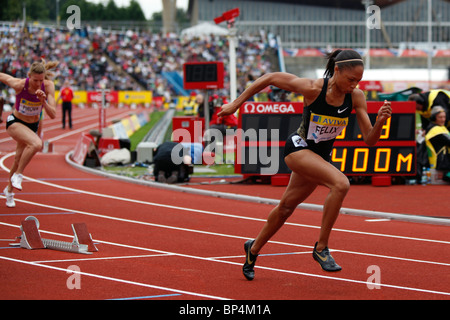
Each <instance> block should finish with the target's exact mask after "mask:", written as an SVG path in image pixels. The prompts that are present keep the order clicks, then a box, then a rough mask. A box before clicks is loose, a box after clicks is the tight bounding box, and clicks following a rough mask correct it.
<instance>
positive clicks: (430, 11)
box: [427, 0, 433, 89]
mask: <svg viewBox="0 0 450 320" xmlns="http://www.w3.org/2000/svg"><path fill="white" fill-rule="evenodd" d="M431 19H432V0H428V61H427V62H428V63H427V64H428V87H429V89H431V68H432V65H433V61H432V56H433V43H432V24H431V23H432V20H431Z"/></svg>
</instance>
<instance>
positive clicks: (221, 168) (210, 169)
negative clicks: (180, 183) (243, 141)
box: [102, 164, 235, 178]
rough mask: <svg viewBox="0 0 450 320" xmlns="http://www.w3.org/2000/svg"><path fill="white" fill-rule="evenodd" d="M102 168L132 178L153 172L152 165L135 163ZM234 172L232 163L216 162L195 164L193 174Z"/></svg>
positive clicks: (226, 173) (217, 174)
mask: <svg viewBox="0 0 450 320" xmlns="http://www.w3.org/2000/svg"><path fill="white" fill-rule="evenodd" d="M102 170H103V171H106V172H109V173H113V174H117V175H121V176H126V177H131V178H139V177H142V176H146V175H151V172H152V169H151V167H150V166H139V165H135V164H129V165H125V166H106V167H102ZM234 174H235V173H234V166H233V165H232V164H216V165H212V166H203V165H194V173H193V174H192V175H191V176H194V177H195V176H229V175H234Z"/></svg>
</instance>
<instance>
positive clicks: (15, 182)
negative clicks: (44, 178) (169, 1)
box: [11, 173, 23, 191]
mask: <svg viewBox="0 0 450 320" xmlns="http://www.w3.org/2000/svg"><path fill="white" fill-rule="evenodd" d="M22 180H23V175H21V174H20V173H14V174H13V175H12V177H11V184H12V186H13V188H16V189H17V190H19V191H21V190H22Z"/></svg>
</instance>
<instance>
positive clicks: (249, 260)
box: [242, 240, 258, 280]
mask: <svg viewBox="0 0 450 320" xmlns="http://www.w3.org/2000/svg"><path fill="white" fill-rule="evenodd" d="M253 242H255V240H247V241H246V242H245V243H244V250H245V263H244V266H243V267H242V271H243V273H244V276H245V277H246V278H247V280H253V278H254V277H255V270H253V268H254V267H255V262H256V258H257V257H258V255H254V254H252V253H251V252H250V249H251V248H252V245H253Z"/></svg>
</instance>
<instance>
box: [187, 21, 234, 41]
mask: <svg viewBox="0 0 450 320" xmlns="http://www.w3.org/2000/svg"><path fill="white" fill-rule="evenodd" d="M227 34H228V29H225V28H222V27H219V26H217V25H215V24H212V23H209V22H203V23H200V24H198V25H196V26H193V27H190V28H187V29H184V30H183V31H181V35H182V36H188V37H201V36H209V35H218V36H225V35H227Z"/></svg>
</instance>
